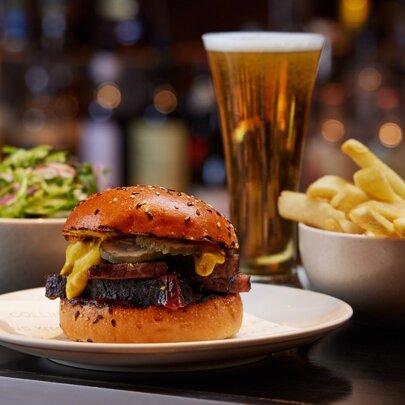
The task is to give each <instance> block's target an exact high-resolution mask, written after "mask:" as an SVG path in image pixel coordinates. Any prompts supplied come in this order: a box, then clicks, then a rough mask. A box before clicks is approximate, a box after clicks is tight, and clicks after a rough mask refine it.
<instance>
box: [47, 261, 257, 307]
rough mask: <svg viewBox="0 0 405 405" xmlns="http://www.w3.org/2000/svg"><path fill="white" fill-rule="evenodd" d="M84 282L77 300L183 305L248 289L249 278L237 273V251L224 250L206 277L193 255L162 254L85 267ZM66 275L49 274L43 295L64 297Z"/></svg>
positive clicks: (136, 304) (141, 305) (146, 304)
mask: <svg viewBox="0 0 405 405" xmlns="http://www.w3.org/2000/svg"><path fill="white" fill-rule="evenodd" d="M87 273H88V274H87V275H88V280H87V285H86V288H85V289H84V291H83V292H82V293H81V295H80V297H77V298H75V300H76V301H78V300H85V301H86V300H87V301H88V300H97V301H98V302H99V303H101V302H107V301H108V303H111V302H115V303H119V305H127V306H132V307H137V308H146V307H148V306H150V305H157V306H164V307H167V308H173V309H175V308H179V307H184V306H186V305H188V304H190V303H193V302H196V301H199V300H201V299H204V298H206V297H209V296H210V295H218V294H235V293H240V292H247V291H249V290H250V278H249V276H247V275H244V274H241V273H239V255H237V254H228V255H227V256H226V259H225V261H224V263H222V264H217V265H216V266H215V268H214V271H213V272H212V273H211V274H210V275H209V276H206V277H202V276H199V275H198V274H197V273H196V272H195V270H194V258H193V256H181V255H178V256H166V257H165V260H164V261H163V260H162V261H152V262H140V263H108V262H104V263H101V264H98V265H93V266H91V267H90V268H89V270H88V272H87ZM66 280H67V277H66V276H61V275H56V274H53V275H50V276H48V278H47V281H46V286H45V295H46V296H47V297H48V298H50V299H54V298H62V299H63V298H66Z"/></svg>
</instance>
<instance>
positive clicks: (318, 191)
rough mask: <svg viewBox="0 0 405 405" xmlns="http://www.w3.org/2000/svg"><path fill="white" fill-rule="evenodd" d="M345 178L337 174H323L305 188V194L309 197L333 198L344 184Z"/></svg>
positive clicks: (345, 182)
mask: <svg viewBox="0 0 405 405" xmlns="http://www.w3.org/2000/svg"><path fill="white" fill-rule="evenodd" d="M347 183H348V182H347V180H345V179H343V178H342V177H339V176H330V175H328V176H323V177H320V178H319V179H318V180H316V181H314V182H313V183H312V184H311V185H310V186H309V187H308V189H307V195H308V196H309V197H311V198H324V199H327V200H330V199H331V198H333V197H334V196H335V195H336V194H337V193H338V192H339V191H340V190H341V189H342V188H343V186H344V185H345V184H347Z"/></svg>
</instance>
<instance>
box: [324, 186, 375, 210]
mask: <svg viewBox="0 0 405 405" xmlns="http://www.w3.org/2000/svg"><path fill="white" fill-rule="evenodd" d="M368 200H369V196H368V195H367V194H366V193H365V192H364V191H363V190H362V189H361V188H358V187H356V186H355V185H354V184H351V183H347V184H345V185H344V186H343V187H342V188H341V190H340V191H339V192H338V193H337V194H336V195H335V196H334V197H333V198H332V199H331V200H330V203H331V205H332V207H333V208H336V209H337V210H339V211H343V212H345V213H348V212H350V211H351V210H352V209H353V208H355V207H357V206H358V205H359V204H362V203H364V202H366V201H368Z"/></svg>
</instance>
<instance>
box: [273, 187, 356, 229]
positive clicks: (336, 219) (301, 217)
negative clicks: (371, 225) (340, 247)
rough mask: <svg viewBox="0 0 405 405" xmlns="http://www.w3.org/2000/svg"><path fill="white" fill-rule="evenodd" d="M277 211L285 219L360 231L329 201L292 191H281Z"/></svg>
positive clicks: (318, 226) (323, 227)
mask: <svg viewBox="0 0 405 405" xmlns="http://www.w3.org/2000/svg"><path fill="white" fill-rule="evenodd" d="M278 211H279V213H280V215H281V216H282V217H283V218H285V219H290V220H293V221H297V222H303V223H305V224H307V225H310V226H314V227H317V228H321V229H327V230H333V231H338V232H347V233H360V232H361V229H360V228H359V227H358V226H357V225H356V224H354V223H352V222H350V221H349V220H348V219H346V217H345V214H344V213H343V212H342V211H338V210H336V209H335V208H333V207H332V206H331V205H330V204H329V203H327V202H326V201H322V200H316V199H313V198H310V197H308V196H307V195H306V194H303V193H297V192H294V191H283V192H282V193H281V195H280V197H279V199H278Z"/></svg>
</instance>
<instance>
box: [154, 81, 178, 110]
mask: <svg viewBox="0 0 405 405" xmlns="http://www.w3.org/2000/svg"><path fill="white" fill-rule="evenodd" d="M153 105H154V107H155V108H156V110H157V111H159V112H161V113H162V114H170V113H171V112H173V111H174V110H175V109H176V107H177V96H176V93H175V92H174V90H173V88H172V87H171V86H161V87H158V88H157V89H156V90H155V94H154V96H153Z"/></svg>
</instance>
